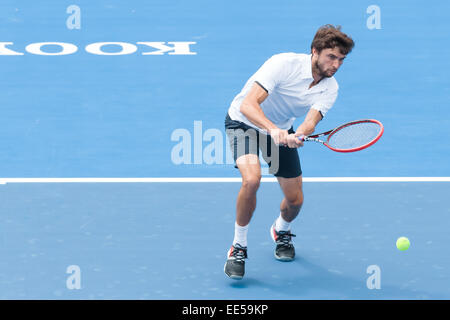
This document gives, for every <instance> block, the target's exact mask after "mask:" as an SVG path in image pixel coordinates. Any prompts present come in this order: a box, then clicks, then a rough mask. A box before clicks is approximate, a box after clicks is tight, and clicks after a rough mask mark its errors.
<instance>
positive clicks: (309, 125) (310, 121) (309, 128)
mask: <svg viewBox="0 0 450 320" xmlns="http://www.w3.org/2000/svg"><path fill="white" fill-rule="evenodd" d="M322 118H323V117H322V114H321V113H320V111H318V110H316V109H313V108H311V109H310V110H309V111H308V113H307V114H306V117H305V120H303V122H302V124H301V125H299V126H298V128H297V130H296V131H295V133H292V134H290V135H289V136H288V146H289V147H290V148H298V147H302V146H303V141H302V140H300V139H299V138H298V137H301V136H302V135H305V136H307V135H310V134H312V133H313V132H314V130H315V129H316V126H317V124H318V123H319V122H320V120H322Z"/></svg>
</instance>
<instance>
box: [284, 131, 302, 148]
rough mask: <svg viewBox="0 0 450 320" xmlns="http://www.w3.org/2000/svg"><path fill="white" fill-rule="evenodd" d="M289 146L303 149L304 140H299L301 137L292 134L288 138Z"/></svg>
mask: <svg viewBox="0 0 450 320" xmlns="http://www.w3.org/2000/svg"><path fill="white" fill-rule="evenodd" d="M287 142H288V143H287V145H288V147H289V148H299V147H303V140H300V139H299V136H297V134H295V133H291V134H290V135H288V138H287Z"/></svg>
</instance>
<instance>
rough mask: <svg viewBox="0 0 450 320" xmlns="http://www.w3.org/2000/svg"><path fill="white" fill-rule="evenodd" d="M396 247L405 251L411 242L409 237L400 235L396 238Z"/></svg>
mask: <svg viewBox="0 0 450 320" xmlns="http://www.w3.org/2000/svg"><path fill="white" fill-rule="evenodd" d="M396 245H397V249H398V250H400V251H405V250H408V249H409V246H410V245H411V243H410V242H409V239H408V238H406V237H400V238H398V239H397V243H396Z"/></svg>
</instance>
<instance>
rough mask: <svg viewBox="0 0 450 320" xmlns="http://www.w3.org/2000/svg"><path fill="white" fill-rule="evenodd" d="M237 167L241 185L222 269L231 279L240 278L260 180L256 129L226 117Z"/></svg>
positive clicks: (242, 273) (243, 271)
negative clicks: (231, 233)
mask: <svg viewBox="0 0 450 320" xmlns="http://www.w3.org/2000/svg"><path fill="white" fill-rule="evenodd" d="M226 129H227V135H228V138H229V141H230V146H231V150H232V152H233V158H234V160H235V163H236V168H238V169H239V172H240V173H241V176H242V185H241V188H240V190H239V193H238V196H237V199H236V221H235V225H234V239H233V244H232V246H231V248H230V250H229V251H228V254H227V261H226V263H225V266H224V271H225V274H226V275H227V276H229V277H230V278H232V279H242V277H243V276H244V273H245V262H244V259H246V258H247V232H248V225H249V223H250V220H251V218H252V215H253V212H254V211H255V208H256V193H257V191H258V188H259V184H260V181H261V164H260V162H259V156H258V155H259V152H258V143H259V141H258V137H257V131H256V130H255V129H253V128H251V127H248V126H246V125H245V124H242V123H239V122H237V121H232V120H230V119H228V120H226Z"/></svg>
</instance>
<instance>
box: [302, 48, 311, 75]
mask: <svg viewBox="0 0 450 320" xmlns="http://www.w3.org/2000/svg"><path fill="white" fill-rule="evenodd" d="M311 58H312V55H311V54H309V55H308V56H307V57H306V63H305V70H304V72H303V75H302V79H313V76H312V64H311Z"/></svg>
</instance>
